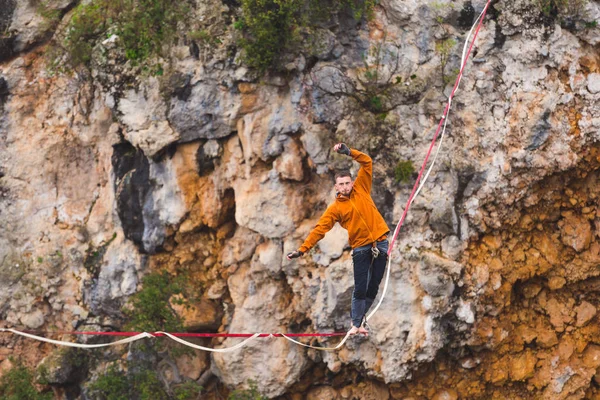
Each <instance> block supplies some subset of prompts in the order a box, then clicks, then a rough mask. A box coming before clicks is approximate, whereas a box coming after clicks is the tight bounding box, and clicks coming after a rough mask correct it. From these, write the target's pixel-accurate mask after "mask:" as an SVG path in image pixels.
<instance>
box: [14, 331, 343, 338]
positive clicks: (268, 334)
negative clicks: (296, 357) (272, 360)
mask: <svg viewBox="0 0 600 400" xmlns="http://www.w3.org/2000/svg"><path fill="white" fill-rule="evenodd" d="M24 332H26V333H31V334H36V332H32V331H24ZM38 333H42V332H38ZM43 333H45V334H57V335H99V336H135V335H139V334H140V333H143V332H89V331H69V332H62V331H58V332H43ZM148 333H150V334H151V335H153V336H157V337H160V336H166V335H165V334H164V333H158V332H148ZM169 334H170V335H173V336H175V337H207V338H212V337H223V338H228V337H231V338H248V337H252V336H254V335H255V334H254V333H185V332H184V333H171V332H169ZM283 335H285V336H288V337H333V336H346V332H331V333H319V332H317V333H284V334H281V333H261V334H260V335H258V337H271V336H274V337H283Z"/></svg>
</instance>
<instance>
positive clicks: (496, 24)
mask: <svg viewBox="0 0 600 400" xmlns="http://www.w3.org/2000/svg"><path fill="white" fill-rule="evenodd" d="M50 3H52V7H54V8H56V9H59V10H63V11H64V12H66V11H67V10H68V9H69V7H72V5H71V2H68V1H63V2H50ZM216 3H218V5H216ZM225 3H227V4H228V5H227V6H226V5H224V3H221V2H207V4H203V5H198V9H197V10H196V12H197V13H199V15H200V14H202V15H206V16H209V15H210V16H211V18H212V19H211V18H209V19H208V21H209V22H207V23H214V25H215V27H217V26H220V25H219V24H221V25H224V24H225V21H224V20H223V18H225V17H224V16H226V15H227V16H229V17H231V16H232V14H231V13H235V10H234V9H235V5H233V4H230V3H235V2H225ZM7 4H8V7H7V8H4V9H2V10H0V28H6V29H8V31H7V32H9V33H10V35H9V36H7V37H5V36H2V37H0V226H2V227H3V229H2V230H0V327H15V328H23V329H48V330H51V329H57V330H71V329H73V328H79V327H94V328H95V329H102V328H106V329H108V328H109V327H115V328H119V327H121V326H123V324H124V322H125V321H123V319H122V317H123V315H122V307H123V306H124V304H126V301H127V299H128V297H129V296H131V295H132V294H133V293H135V292H136V291H138V290H139V289H140V282H141V278H142V276H143V275H145V274H148V273H150V272H153V271H167V272H169V273H170V274H172V275H176V274H179V273H185V274H186V275H185V276H186V277H187V278H188V279H187V281H188V283H189V284H190V285H194V288H195V298H194V299H191V300H190V305H191V307H190V308H186V307H179V308H178V306H177V305H176V304H175V303H173V308H175V309H176V310H177V311H178V312H179V314H180V315H183V316H184V317H185V318H186V320H187V325H186V327H187V328H188V329H190V330H212V331H218V332H225V331H230V332H281V331H285V332H316V331H333V330H336V331H337V330H345V329H347V328H348V324H349V308H350V299H351V295H352V288H353V279H352V263H351V256H350V249H349V248H348V247H347V243H346V241H347V236H345V235H344V233H343V232H341V228H340V227H339V226H338V227H336V228H334V230H333V231H332V232H330V233H329V234H328V236H327V237H326V238H325V239H324V240H323V241H322V242H321V243H320V244H319V245H318V246H316V248H315V249H314V250H312V251H311V252H309V254H307V255H305V256H304V257H302V258H300V259H296V260H293V261H288V260H287V259H286V258H285V254H286V253H287V252H289V251H292V250H295V249H296V248H297V247H298V246H299V245H300V244H301V243H302V241H303V240H304V238H305V237H306V235H307V234H308V232H309V231H310V229H311V228H312V227H313V226H314V224H315V222H316V221H317V218H318V217H319V216H320V214H321V213H322V212H323V211H324V210H325V209H326V207H327V204H329V203H330V202H331V201H332V200H333V198H334V197H333V192H332V185H331V183H332V176H333V170H334V169H339V168H350V169H351V170H352V172H353V173H356V171H357V166H356V165H355V164H352V163H351V162H350V161H349V160H348V159H347V158H345V157H343V156H340V155H337V154H333V153H332V152H331V147H332V146H333V144H334V143H336V142H338V141H344V142H346V143H348V144H349V145H350V146H351V147H354V148H358V149H360V150H362V151H365V152H366V153H368V154H370V155H371V156H372V157H373V159H374V163H375V168H374V187H373V193H372V196H373V198H374V201H375V203H376V204H377V206H378V208H379V209H380V210H381V211H382V214H383V215H384V217H385V218H386V221H387V222H388V224H389V225H390V227H391V228H394V227H395V225H394V224H395V223H396V222H397V221H398V220H399V218H400V216H401V215H402V212H403V210H404V204H405V202H406V199H407V198H408V196H409V194H410V190H411V188H410V186H411V185H410V184H406V183H401V182H397V181H396V180H395V179H394V178H395V169H396V166H397V165H398V163H399V162H400V161H406V160H409V161H412V162H413V163H414V164H415V166H417V165H418V164H419V163H420V162H421V161H422V159H423V155H424V154H425V153H426V151H427V148H428V147H429V144H430V139H431V136H432V133H433V132H434V130H435V127H436V126H437V123H438V120H439V117H440V115H441V113H442V112H443V107H444V106H445V101H446V96H447V95H448V93H449V90H451V83H450V84H447V83H446V82H444V80H443V78H442V76H440V54H439V51H437V52H436V44H438V43H440V41H442V40H444V39H446V38H449V37H452V38H454V39H456V40H457V42H459V43H461V44H462V40H464V38H465V36H466V33H467V32H468V30H469V29H470V26H471V24H472V22H473V19H474V18H475V16H476V15H478V14H479V12H481V10H482V7H483V6H484V5H485V2H484V1H472V2H466V3H464V4H463V5H462V7H457V6H451V5H449V4H450V3H447V2H446V3H440V2H434V1H423V2H414V1H404V0H385V1H382V2H381V4H380V5H378V6H377V7H376V8H375V12H374V17H373V19H372V20H371V21H369V22H368V23H366V22H363V23H361V24H356V22H354V23H353V24H351V27H348V26H346V22H344V20H339V21H338V20H336V21H334V22H332V24H333V25H335V26H331V27H330V28H331V29H329V28H327V29H325V28H321V29H320V30H319V31H318V32H317V33H316V34H315V35H314V37H313V38H311V40H314V41H315V42H318V43H316V44H318V46H316V47H314V46H313V48H312V50H310V49H309V50H303V51H304V53H303V54H300V56H298V57H297V58H296V59H294V60H293V61H291V62H290V63H289V64H286V66H285V68H287V72H286V73H285V74H279V73H271V74H265V75H264V76H260V77H259V75H258V74H257V73H256V72H254V71H250V70H249V69H248V68H247V67H246V66H244V65H243V64H241V63H240V61H239V58H236V57H232V56H231V54H230V52H231V48H235V40H234V38H233V37H232V35H231V33H230V32H229V33H226V34H223V37H222V40H221V43H220V44H218V45H216V46H215V47H214V48H209V47H206V48H202V51H201V52H200V50H198V54H196V53H195V51H194V46H192V45H189V46H188V45H183V44H181V43H184V42H183V41H182V42H181V43H179V45H177V46H174V47H173V48H172V49H170V51H171V58H172V60H171V61H172V62H171V63H169V69H168V70H166V71H165V75H164V76H163V77H150V76H144V75H140V76H137V77H136V79H135V82H136V83H135V85H129V86H128V85H125V84H124V83H123V81H124V80H125V77H127V74H128V73H129V74H131V73H132V72H131V71H129V70H128V68H129V67H130V66H128V65H120V64H119V63H116V62H115V60H114V59H110V58H108V59H107V58H102V57H99V56H96V58H95V59H94V63H92V65H93V71H92V72H91V74H89V75H85V74H83V75H80V76H79V75H76V76H70V75H60V74H59V75H55V76H50V75H49V74H48V72H47V70H46V66H45V64H44V58H43V50H44V48H43V46H42V47H32V46H34V45H35V44H36V43H39V42H40V41H42V40H44V38H45V37H46V36H45V35H46V32H49V34H50V35H51V34H52V32H51V31H46V30H45V29H46V28H44V29H42V27H41V25H40V23H41V20H39V18H38V16H36V15H35V10H33V8H32V5H30V4H29V2H11V1H8V3H7ZM210 7H213V8H215V10H217V12H215V10H212V11H211V9H210ZM585 12H586V13H587V14H586V15H587V16H589V18H594V17H596V18H597V17H598V16H600V7H599V5H598V2H596V1H590V2H587V4H586V10H585ZM228 13H230V14H228ZM211 21H212V22H211ZM581 22H582V21H575V22H573V23H570V22H569V21H568V20H567V19H565V18H563V20H562V21H561V20H559V19H552V18H550V17H549V16H547V15H545V14H544V13H543V11H542V10H540V9H538V8H535V7H532V3H531V2H530V1H527V0H511V1H508V0H500V1H497V2H495V3H494V5H493V9H492V10H491V11H490V14H489V15H488V17H487V18H486V21H485V25H484V28H483V29H482V31H481V32H480V36H479V37H478V39H477V43H476V44H475V53H474V54H473V57H472V59H471V61H470V62H469V64H468V66H467V68H466V70H465V76H464V77H463V79H462V83H461V85H462V86H461V89H460V91H459V92H458V94H457V97H456V98H455V100H454V104H453V109H452V111H451V114H450V117H449V118H450V119H449V124H448V131H447V136H446V137H445V139H444V144H443V149H442V151H441V153H440V156H439V158H438V161H437V164H436V167H435V168H434V170H433V172H432V174H431V175H430V177H429V180H428V181H427V184H426V185H425V187H424V188H423V190H422V192H421V194H420V196H419V197H418V198H417V199H416V201H415V202H414V204H413V205H412V208H411V211H410V213H409V214H408V217H407V219H406V222H405V225H404V227H403V229H402V231H401V233H400V235H399V237H398V241H397V243H396V246H395V247H394V250H393V252H392V262H391V273H390V284H389V286H388V289H387V292H386V294H385V298H384V301H383V303H382V304H381V307H380V309H379V310H378V311H377V313H376V314H375V315H374V316H373V318H372V319H371V320H370V321H369V325H370V326H371V329H372V333H371V335H369V337H368V338H362V337H361V338H359V337H356V338H352V339H350V340H349V341H348V343H347V345H346V346H345V347H344V348H342V349H341V350H339V351H337V352H323V353H321V352H317V351H314V350H308V349H306V348H304V347H300V346H296V345H294V344H292V343H290V342H288V341H286V340H284V339H281V338H280V339H276V338H266V339H257V340H256V341H254V342H252V343H251V344H250V345H249V346H247V347H245V348H243V349H240V350H239V351H237V352H234V353H227V354H214V355H211V357H210V358H208V357H207V356H206V355H198V354H196V353H194V354H193V355H190V354H187V355H184V356H182V357H180V358H179V359H176V360H173V359H171V358H170V357H171V356H170V355H165V354H159V355H156V357H158V358H156V359H153V360H150V361H148V360H146V361H148V362H153V363H154V364H153V365H157V366H160V368H159V370H160V371H161V372H160V373H161V376H162V377H163V378H164V379H163V381H164V382H166V383H168V384H169V385H171V384H172V385H177V384H181V383H182V382H183V381H184V380H186V379H191V380H194V381H197V382H199V383H200V384H201V385H203V386H207V387H212V388H213V389H214V388H215V387H216V388H217V389H218V388H220V387H222V385H224V386H225V387H226V388H227V390H233V389H240V388H247V387H249V384H250V383H249V382H250V381H254V382H256V385H257V388H258V390H259V391H260V392H261V393H263V394H264V395H266V396H268V397H276V396H280V395H288V396H292V397H293V398H298V396H301V395H306V397H307V398H309V399H338V398H339V399H347V398H362V399H370V398H373V399H388V398H393V399H401V398H411V396H412V398H415V399H456V398H472V399H478V398H480V399H504V398H511V399H518V398H521V399H525V398H544V399H567V398H568V399H575V398H595V397H597V396H599V395H600V391H599V390H598V383H599V382H600V378H599V372H598V368H599V367H600V350H599V349H600V347H599V346H600V343H599V342H598V337H600V336H599V333H600V332H598V323H597V318H598V316H597V310H598V307H600V298H599V297H598V293H600V283H599V276H600V270H599V269H598V264H599V263H600V241H599V238H600V233H599V232H600V207H599V205H598V201H599V200H598V199H599V198H600V192H599V191H598V185H597V182H598V178H599V176H598V175H599V173H600V151H599V150H598V149H599V148H600V146H598V140H599V139H600V134H599V129H600V113H599V111H598V106H597V104H598V100H600V98H599V93H600V89H599V88H600V85H599V79H598V76H599V74H600V63H599V61H598V55H597V48H596V47H597V46H596V45H597V43H598V37H600V35H599V33H600V29H599V28H597V27H595V26H593V24H589V26H586V27H583V26H582V24H581ZM7 27H10V28H7ZM384 36H385V38H386V43H387V45H389V46H392V45H396V46H397V47H398V49H399V50H400V55H401V57H400V61H399V68H398V70H397V76H398V78H401V82H402V85H404V86H403V89H402V90H403V91H402V92H401V94H400V95H399V98H400V99H401V100H400V103H399V104H398V107H397V108H395V109H394V110H392V111H390V112H389V113H387V114H386V115H385V116H381V115H380V116H378V117H377V118H376V117H375V116H373V115H371V113H370V112H369V111H366V110H360V112H356V110H355V109H353V106H352V104H351V102H350V100H349V99H347V98H345V97H342V98H340V99H335V98H331V96H326V95H325V94H324V93H323V91H321V90H319V89H318V88H317V87H316V86H314V85H310V84H309V82H310V80H311V79H318V80H320V81H321V82H324V83H323V85H324V86H326V85H327V84H329V83H331V82H337V81H339V79H341V76H340V74H343V73H344V71H346V73H348V74H349V76H356V74H360V73H361V68H362V67H363V58H362V55H363V54H364V52H365V51H367V50H368V49H369V48H370V46H372V45H373V44H375V43H377V41H378V40H380V39H381V38H382V37H384ZM113 45H114V43H112V42H111V41H106V42H103V43H100V44H99V45H98V46H97V48H95V51H96V52H97V53H98V54H104V53H107V54H112V53H111V52H110V51H109V50H111V47H110V46H113ZM103 46H105V47H103ZM196 46H197V44H196ZM594 46H596V47H594ZM309 47H310V46H309ZM390 48H391V47H390ZM461 48H462V46H460V45H459V46H457V47H456V48H454V49H453V50H452V51H451V54H450V57H449V59H448V63H449V64H448V70H450V69H451V68H458V67H459V65H460V59H459V57H460V49H461ZM190 49H191V50H192V51H190ZM199 53H201V54H199ZM386 68H388V70H389V66H386ZM313 71H316V72H315V73H313ZM327 82H329V83H327ZM411 91H412V92H411ZM413 92H414V93H413ZM354 107H355V106H354ZM349 110H354V111H353V112H349ZM410 180H411V182H409V183H413V182H414V176H413V177H410ZM306 340H307V339H306ZM337 340H339V339H336V338H315V339H312V340H311V343H312V344H314V345H322V346H325V345H327V346H330V345H334V344H335V343H337ZM238 341H239V339H226V340H222V339H215V340H212V341H208V340H204V339H202V340H200V342H201V343H203V345H207V346H212V347H222V346H230V345H233V344H235V343H237V342H238ZM5 349H10V351H6V350H5ZM51 350H52V348H51V347H50V346H49V345H45V344H39V343H37V342H31V341H28V340H26V339H18V338H15V337H11V336H2V337H0V371H2V370H4V369H6V368H9V367H10V366H11V365H12V364H11V362H10V361H9V360H8V357H9V356H10V355H13V356H20V357H21V358H23V359H24V360H25V361H26V362H27V363H28V364H29V365H34V364H35V365H37V363H39V361H40V360H41V358H42V357H43V356H46V355H48V354H49V353H50V351H51ZM124 351H126V350H118V351H117V350H115V351H114V352H112V353H110V354H109V353H107V359H108V358H111V359H112V360H113V361H114V360H119V359H121V358H122V359H125V358H128V359H136V360H138V361H139V359H144V357H145V356H144V355H143V354H142V353H143V352H141V351H140V350H139V349H138V348H136V347H135V346H132V347H131V348H130V349H129V350H128V353H127V356H124V354H123V352H124ZM56 357H58V356H56V355H52V356H50V358H48V359H47V360H53V359H54V358H56ZM160 357H162V358H160ZM183 357H186V358H185V361H182V360H183ZM61 360H62V361H64V358H60V360H59V361H61ZM62 361H61V362H62ZM48 362H49V361H48ZM55 364H56V363H55ZM190 364H192V365H194V366H195V367H194V368H190V367H189V365H190ZM61 368H62V367H61ZM61 368H58V367H57V368H52V369H51V370H50V372H51V375H50V376H51V378H52V379H51V380H50V381H49V383H50V384H52V385H59V386H60V385H71V386H77V385H81V386H82V387H84V389H82V390H83V392H85V390H87V389H85V387H86V385H87V383H86V382H88V383H89V381H91V380H93V379H95V377H96V376H97V375H98V374H99V373H100V372H101V371H104V370H106V363H104V364H102V365H99V366H97V368H96V369H95V370H94V371H92V372H90V373H89V374H88V375H86V376H76V374H71V372H72V371H70V370H69V369H68V368H62V369H61ZM0 373H2V372H0ZM211 382H212V383H211ZM215 382H216V383H215ZM211 385H212V386H211ZM217 392H218V390H216V392H215V393H217ZM215 396H217V395H215Z"/></svg>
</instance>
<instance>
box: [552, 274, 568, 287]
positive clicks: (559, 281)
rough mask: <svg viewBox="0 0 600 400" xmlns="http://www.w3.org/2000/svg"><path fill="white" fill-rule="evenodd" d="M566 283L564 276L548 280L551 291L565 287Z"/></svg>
mask: <svg viewBox="0 0 600 400" xmlns="http://www.w3.org/2000/svg"><path fill="white" fill-rule="evenodd" d="M565 283H567V281H566V279H565V278H563V277H562V276H553V277H551V278H550V279H548V288H549V289H550V290H558V289H560V288H562V287H563V286H565Z"/></svg>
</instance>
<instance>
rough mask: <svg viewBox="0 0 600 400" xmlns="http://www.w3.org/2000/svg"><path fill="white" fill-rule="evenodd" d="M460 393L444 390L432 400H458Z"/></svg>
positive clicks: (437, 393)
mask: <svg viewBox="0 0 600 400" xmlns="http://www.w3.org/2000/svg"><path fill="white" fill-rule="evenodd" d="M457 399H458V393H457V392H456V390H454V389H442V390H440V391H438V392H436V393H435V395H433V397H432V398H431V400H457Z"/></svg>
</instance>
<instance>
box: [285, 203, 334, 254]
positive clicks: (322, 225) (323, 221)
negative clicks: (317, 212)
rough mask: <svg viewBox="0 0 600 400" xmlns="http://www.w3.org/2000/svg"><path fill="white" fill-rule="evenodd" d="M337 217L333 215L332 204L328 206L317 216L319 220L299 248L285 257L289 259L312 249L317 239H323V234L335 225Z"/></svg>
mask: <svg viewBox="0 0 600 400" xmlns="http://www.w3.org/2000/svg"><path fill="white" fill-rule="evenodd" d="M336 221H337V218H336V217H335V212H334V211H333V206H329V208H327V210H326V211H325V213H324V214H323V215H322V216H321V218H319V222H317V225H316V226H315V227H314V228H313V230H312V231H310V233H309V234H308V236H307V237H306V240H305V241H304V243H303V244H302V246H300V248H299V249H298V250H296V251H292V252H291V253H288V254H287V259H288V260H291V259H292V258H297V257H300V256H302V255H303V254H304V253H306V252H307V251H309V250H310V249H312V248H313V247H314V246H315V245H316V244H317V242H318V241H319V240H321V239H323V237H324V236H325V234H326V233H327V232H329V231H330V230H331V228H333V225H335V223H336Z"/></svg>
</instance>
